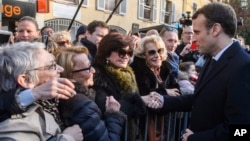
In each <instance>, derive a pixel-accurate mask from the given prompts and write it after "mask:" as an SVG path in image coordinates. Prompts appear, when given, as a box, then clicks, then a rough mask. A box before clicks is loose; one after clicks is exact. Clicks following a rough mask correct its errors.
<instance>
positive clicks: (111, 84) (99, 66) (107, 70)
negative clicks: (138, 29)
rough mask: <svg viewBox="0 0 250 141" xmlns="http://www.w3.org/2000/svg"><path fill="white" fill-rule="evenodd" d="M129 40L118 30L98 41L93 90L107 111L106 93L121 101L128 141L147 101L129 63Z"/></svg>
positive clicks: (100, 104)
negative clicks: (139, 88) (126, 122)
mask: <svg viewBox="0 0 250 141" xmlns="http://www.w3.org/2000/svg"><path fill="white" fill-rule="evenodd" d="M129 43H130V40H128V39H127V38H126V37H125V36H124V35H121V34H119V33H111V34H108V35H106V36H105V37H104V38H103V39H102V41H101V42H100V44H99V47H98V51H97V54H96V57H95V62H94V67H95V69H96V73H95V76H94V82H95V84H94V89H95V90H96V93H97V96H96V98H95V100H96V103H97V105H98V106H99V107H100V109H101V110H102V112H104V108H105V101H106V97H107V96H114V98H115V99H116V100H117V101H119V102H120V104H121V111H123V112H124V113H125V114H127V116H128V128H127V129H128V135H125V136H127V137H128V140H129V141H134V140H135V134H136V131H135V125H136V123H135V121H136V119H137V117H139V116H140V115H143V114H144V113H145V104H144V102H143V100H142V98H141V97H140V95H139V91H138V87H137V83H136V79H135V76H134V72H133V70H132V68H131V67H130V66H128V62H129V60H130V59H131V57H132V55H133V49H132V48H131V47H129Z"/></svg>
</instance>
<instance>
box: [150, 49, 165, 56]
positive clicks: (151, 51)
mask: <svg viewBox="0 0 250 141" xmlns="http://www.w3.org/2000/svg"><path fill="white" fill-rule="evenodd" d="M156 52H158V53H159V54H162V53H163V52H164V49H163V48H159V49H158V50H149V51H148V55H150V56H153V55H155V54H156Z"/></svg>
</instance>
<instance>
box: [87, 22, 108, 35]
mask: <svg viewBox="0 0 250 141" xmlns="http://www.w3.org/2000/svg"><path fill="white" fill-rule="evenodd" d="M96 27H101V28H107V29H108V30H109V26H108V25H107V24H106V23H105V22H103V21H97V20H94V21H92V22H90V23H89V24H88V26H87V31H88V32H89V33H90V34H92V33H93V32H95V28H96Z"/></svg>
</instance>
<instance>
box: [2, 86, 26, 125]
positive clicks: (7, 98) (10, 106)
mask: <svg viewBox="0 0 250 141" xmlns="http://www.w3.org/2000/svg"><path fill="white" fill-rule="evenodd" d="M20 90H22V89H17V90H13V91H11V92H8V93H6V92H3V91H2V92H1V94H0V122H1V121H4V120H6V119H8V118H10V117H11V115H12V114H20V113H23V112H25V111H26V109H25V108H24V107H21V105H20V104H18V101H17V99H16V97H17V94H18V93H19V92H20Z"/></svg>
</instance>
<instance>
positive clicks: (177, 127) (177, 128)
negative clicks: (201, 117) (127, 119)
mask: <svg viewBox="0 0 250 141" xmlns="http://www.w3.org/2000/svg"><path fill="white" fill-rule="evenodd" d="M152 116H153V119H154V120H153V121H154V127H153V129H158V126H159V124H158V125H157V123H158V121H159V117H160V116H161V115H157V114H156V115H149V113H147V115H146V116H145V117H144V120H145V121H144V122H142V120H141V119H138V120H137V122H136V130H135V131H136V137H137V138H136V141H180V137H181V135H182V133H183V132H184V131H185V129H186V128H188V124H189V117H190V113H189V112H171V113H169V114H166V115H164V116H163V122H162V123H163V124H164V125H162V126H161V128H160V129H161V131H160V132H159V131H157V130H154V133H153V136H154V138H153V139H152V138H149V136H150V135H149V120H150V118H151V117H152ZM142 123H143V124H144V125H143V126H140V125H141V124H142ZM124 132H125V133H124V134H125V136H124V141H128V136H129V135H128V123H126V124H125V130H124ZM159 133H160V135H159Z"/></svg>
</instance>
